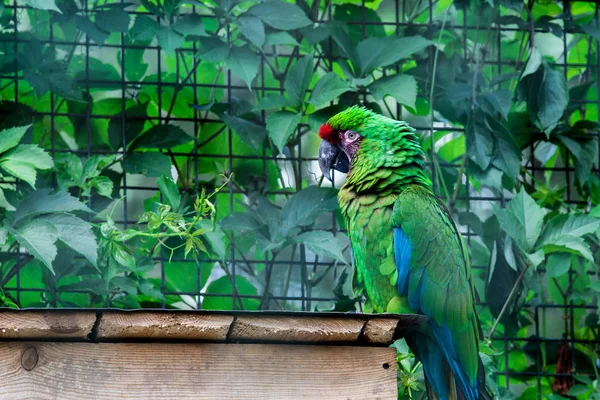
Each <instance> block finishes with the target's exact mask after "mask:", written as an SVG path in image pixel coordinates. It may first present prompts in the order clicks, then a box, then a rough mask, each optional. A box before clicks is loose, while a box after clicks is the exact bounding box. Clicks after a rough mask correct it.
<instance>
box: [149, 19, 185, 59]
mask: <svg viewBox="0 0 600 400" xmlns="http://www.w3.org/2000/svg"><path fill="white" fill-rule="evenodd" d="M156 38H157V39H158V45H159V46H160V47H161V48H162V49H163V50H164V52H165V53H167V54H168V55H169V56H172V57H174V56H175V50H176V49H178V48H180V47H181V46H182V45H183V42H185V38H184V37H183V36H182V35H180V34H179V33H177V32H176V31H175V30H174V29H173V27H166V26H160V27H159V28H158V30H157V31H156Z"/></svg>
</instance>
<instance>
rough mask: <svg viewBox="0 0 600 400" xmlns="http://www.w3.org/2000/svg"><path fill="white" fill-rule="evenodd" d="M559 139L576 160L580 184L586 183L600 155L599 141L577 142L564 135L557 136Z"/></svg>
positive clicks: (576, 173) (576, 172) (576, 170)
mask: <svg viewBox="0 0 600 400" xmlns="http://www.w3.org/2000/svg"><path fill="white" fill-rule="evenodd" d="M580 122H583V121H580ZM557 138H558V140H559V141H560V142H562V144H564V145H565V147H566V148H567V149H568V150H569V151H570V152H571V156H572V157H573V158H574V159H575V175H576V177H577V179H578V180H579V182H586V181H587V180H588V178H589V176H590V172H591V169H592V166H593V165H594V162H595V160H596V158H597V155H598V141H597V140H595V139H588V140H581V141H577V140H575V139H574V138H571V137H567V136H564V135H557Z"/></svg>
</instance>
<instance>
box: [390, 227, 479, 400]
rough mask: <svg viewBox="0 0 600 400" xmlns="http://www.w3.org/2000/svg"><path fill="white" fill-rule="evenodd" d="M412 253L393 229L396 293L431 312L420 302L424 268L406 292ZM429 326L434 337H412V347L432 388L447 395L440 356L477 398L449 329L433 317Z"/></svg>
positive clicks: (405, 239) (466, 390) (464, 388)
mask: <svg viewBox="0 0 600 400" xmlns="http://www.w3.org/2000/svg"><path fill="white" fill-rule="evenodd" d="M411 255H412V245H411V243H410V240H409V239H408V237H407V236H406V234H405V233H404V231H403V230H402V228H401V227H396V228H394V258H395V262H396V270H397V271H398V292H399V293H400V295H402V296H408V303H409V305H410V307H411V308H413V309H415V310H421V311H422V312H425V313H426V314H430V312H427V311H431V310H425V309H424V307H425V304H424V302H423V301H421V300H422V297H423V295H424V293H423V292H424V290H425V288H426V287H427V281H428V280H429V276H428V274H427V271H425V269H424V268H422V269H421V270H420V274H418V275H419V276H413V278H417V279H420V280H422V281H421V283H420V285H418V289H417V290H415V291H413V292H411V293H409V291H408V287H409V281H410V278H411V276H410V260H411ZM413 272H414V271H413ZM431 327H432V332H433V337H434V338H435V339H433V338H431V337H421V338H415V339H414V340H411V342H412V344H413V345H412V346H411V347H412V348H414V350H416V351H415V352H416V353H418V354H417V356H418V357H419V359H420V360H421V363H422V364H423V368H424V370H425V374H426V375H427V377H428V379H429V382H430V384H431V386H432V387H433V389H434V391H435V392H436V393H437V395H438V396H439V397H440V399H447V398H450V393H449V388H450V386H449V385H448V378H447V376H448V375H447V373H446V371H445V368H444V363H443V359H445V360H446V362H447V363H448V364H449V365H450V369H451V370H452V373H453V375H454V378H455V379H456V383H457V385H458V387H460V389H461V392H462V393H464V394H465V397H466V398H467V399H468V400H471V399H477V398H478V394H477V382H474V383H470V382H469V380H468V378H467V376H466V373H465V371H464V369H463V368H462V367H461V365H460V362H459V360H458V355H457V353H456V349H455V348H454V343H453V341H452V335H451V332H450V329H449V328H448V326H447V325H446V324H442V325H441V326H440V325H438V324H437V323H436V322H435V321H434V320H433V319H432V320H431ZM414 350H413V351H414Z"/></svg>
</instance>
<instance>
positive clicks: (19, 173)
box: [0, 144, 54, 187]
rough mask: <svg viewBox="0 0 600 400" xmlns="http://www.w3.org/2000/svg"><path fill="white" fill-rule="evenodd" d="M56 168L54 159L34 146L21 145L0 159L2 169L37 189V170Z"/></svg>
mask: <svg viewBox="0 0 600 400" xmlns="http://www.w3.org/2000/svg"><path fill="white" fill-rule="evenodd" d="M53 166H54V163H53V162H52V158H51V157H50V155H48V153H46V152H45V151H44V150H42V149H40V148H39V147H37V146H36V145H34V144H21V145H19V146H17V147H15V148H14V149H12V150H10V151H9V152H8V153H6V154H4V155H3V156H2V157H1V158H0V167H2V169H4V170H6V171H7V172H8V173H9V174H11V175H13V176H15V177H17V178H19V179H23V180H24V181H25V182H27V183H29V184H30V185H31V187H35V180H36V177H37V172H36V170H38V169H41V170H45V169H50V168H52V167H53Z"/></svg>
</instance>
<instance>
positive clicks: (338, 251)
mask: <svg viewBox="0 0 600 400" xmlns="http://www.w3.org/2000/svg"><path fill="white" fill-rule="evenodd" d="M293 240H294V242H296V243H300V244H303V245H304V246H306V248H307V249H308V250H310V251H312V252H313V253H315V254H316V255H319V256H325V257H329V258H333V259H334V260H337V261H341V262H343V263H344V264H347V262H346V259H345V258H344V255H343V254H342V247H343V246H342V244H341V243H340V241H339V239H338V238H337V237H336V236H333V233H331V232H328V231H310V232H304V233H301V234H299V235H298V236H296V237H294V238H293Z"/></svg>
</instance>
